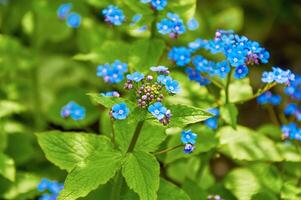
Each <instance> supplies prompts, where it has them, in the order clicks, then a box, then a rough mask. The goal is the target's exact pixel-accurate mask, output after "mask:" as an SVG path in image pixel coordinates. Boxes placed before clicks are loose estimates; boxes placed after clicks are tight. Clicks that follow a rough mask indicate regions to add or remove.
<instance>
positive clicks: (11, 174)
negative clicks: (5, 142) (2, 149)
mask: <svg viewBox="0 0 301 200" xmlns="http://www.w3.org/2000/svg"><path fill="white" fill-rule="evenodd" d="M15 173H16V170H15V163H14V160H13V159H11V158H10V157H8V156H7V155H5V154H3V153H0V174H1V175H2V176H4V177H5V178H7V179H9V180H11V181H14V180H15Z"/></svg>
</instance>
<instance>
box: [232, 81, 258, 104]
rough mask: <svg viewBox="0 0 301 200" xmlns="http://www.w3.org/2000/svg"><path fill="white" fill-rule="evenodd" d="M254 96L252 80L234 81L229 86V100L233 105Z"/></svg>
mask: <svg viewBox="0 0 301 200" xmlns="http://www.w3.org/2000/svg"><path fill="white" fill-rule="evenodd" d="M252 96H253V89H252V87H251V85H250V79H248V78H246V79H241V80H234V81H233V82H231V84H230V86H229V100H230V102H231V103H236V102H240V101H244V100H246V99H249V98H250V97H252Z"/></svg>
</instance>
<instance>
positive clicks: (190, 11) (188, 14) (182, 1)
mask: <svg viewBox="0 0 301 200" xmlns="http://www.w3.org/2000/svg"><path fill="white" fill-rule="evenodd" d="M196 7H197V0H173V1H171V2H168V8H169V9H170V10H171V11H172V12H174V13H177V14H178V15H180V16H181V17H182V18H183V19H184V20H185V21H187V20H189V19H191V18H192V17H194V15H195V11H196Z"/></svg>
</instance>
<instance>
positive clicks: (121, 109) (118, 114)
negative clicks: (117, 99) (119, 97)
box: [112, 103, 130, 120]
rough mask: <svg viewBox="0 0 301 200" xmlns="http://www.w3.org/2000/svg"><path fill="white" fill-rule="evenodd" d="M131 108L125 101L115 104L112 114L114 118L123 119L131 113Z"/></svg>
mask: <svg viewBox="0 0 301 200" xmlns="http://www.w3.org/2000/svg"><path fill="white" fill-rule="evenodd" d="M129 113H130V110H129V109H128V108H127V106H126V104H125V103H120V104H115V105H114V106H113V107H112V116H113V117H114V119H117V120H123V119H126V118H127V116H128V115H129Z"/></svg>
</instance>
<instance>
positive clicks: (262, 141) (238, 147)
mask: <svg viewBox="0 0 301 200" xmlns="http://www.w3.org/2000/svg"><path fill="white" fill-rule="evenodd" d="M217 136H218V138H219V140H220V146H219V151H220V152H222V153H224V154H226V155H228V156H230V157H231V158H232V159H235V160H247V161H281V160H283V157H282V156H281V154H280V153H279V151H278V149H277V147H276V145H275V143H274V141H272V140H271V139H269V138H267V137H266V136H264V135H261V134H257V133H256V132H254V131H252V130H251V129H248V128H246V127H242V126H238V127H237V129H236V130H234V129H233V128H231V127H223V128H221V129H220V130H219V131H218V133H217Z"/></svg>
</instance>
